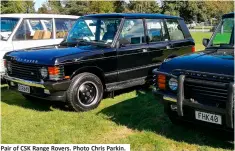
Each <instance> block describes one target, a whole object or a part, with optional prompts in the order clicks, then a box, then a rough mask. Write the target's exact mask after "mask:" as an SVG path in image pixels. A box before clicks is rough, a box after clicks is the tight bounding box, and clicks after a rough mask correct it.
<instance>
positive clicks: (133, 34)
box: [119, 19, 145, 44]
mask: <svg viewBox="0 0 235 151" xmlns="http://www.w3.org/2000/svg"><path fill="white" fill-rule="evenodd" d="M119 41H120V43H125V44H141V43H145V35H144V24H143V20H142V19H126V20H125V22H124V25H123V28H122V32H121V34H120V37H119Z"/></svg>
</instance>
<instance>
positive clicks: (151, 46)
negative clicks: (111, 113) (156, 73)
mask: <svg viewBox="0 0 235 151" xmlns="http://www.w3.org/2000/svg"><path fill="white" fill-rule="evenodd" d="M83 17H84V18H86V17H98V18H99V17H100V18H122V23H121V24H120V27H119V29H118V32H117V35H116V36H115V37H116V38H115V39H114V41H113V43H112V44H111V45H109V46H97V45H92V44H91V45H88V46H82V45H80V46H79V45H77V44H65V43H61V45H58V46H52V47H51V48H48V47H47V48H41V49H40V48H35V49H31V50H20V51H13V52H10V53H7V54H6V55H5V59H7V60H11V61H16V62H20V63H23V64H31V63H30V62H28V60H37V63H36V64H38V65H41V66H55V65H63V66H64V71H65V75H66V76H70V77H71V79H72V78H73V77H74V76H75V75H76V74H78V73H81V72H91V73H94V74H96V75H97V76H99V77H100V79H101V80H102V82H103V83H104V85H105V86H107V87H106V90H110V91H111V90H113V89H112V88H113V87H114V86H115V85H118V84H120V85H121V86H117V87H118V88H119V89H121V88H124V87H128V86H133V85H131V84H128V83H129V82H131V81H134V80H136V81H137V82H134V83H133V84H136V85H138V84H142V80H143V78H148V77H151V75H152V69H154V68H156V67H158V66H159V65H160V64H161V63H162V61H163V60H164V59H165V58H167V57H169V56H178V55H181V54H184V53H189V52H191V51H192V47H193V46H194V40H193V39H192V37H191V35H190V33H189V31H188V29H187V27H186V25H185V23H184V21H183V19H182V18H180V17H175V16H168V15H161V14H97V15H87V16H83ZM125 18H140V19H143V20H144V18H153V19H154V18H155V19H162V21H163V22H165V20H167V19H175V20H178V22H179V24H180V26H181V29H182V31H183V33H184V35H185V39H184V40H180V41H171V40H169V41H162V42H156V43H149V42H148V40H147V41H146V42H145V43H142V44H136V45H126V46H120V47H117V45H116V44H117V38H118V37H119V35H118V34H119V33H120V31H121V29H122V26H123V22H124V20H125ZM165 30H166V29H165ZM146 33H147V32H146V26H145V39H147V38H146V37H147V36H148V35H146ZM168 39H170V38H169V35H168ZM44 82H45V83H47V84H48V83H49V84H52V83H51V81H48V80H47V79H44ZM59 82H60V81H57V83H59ZM45 85H46V84H45ZM109 86H110V88H109ZM46 87H48V88H50V89H52V88H53V86H48V85H46ZM111 87H112V88H111ZM117 87H116V88H117ZM66 88H67V87H66Z"/></svg>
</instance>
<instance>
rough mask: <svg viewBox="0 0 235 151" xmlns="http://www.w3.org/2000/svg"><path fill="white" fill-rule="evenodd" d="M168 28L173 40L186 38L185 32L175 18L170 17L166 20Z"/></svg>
mask: <svg viewBox="0 0 235 151" xmlns="http://www.w3.org/2000/svg"><path fill="white" fill-rule="evenodd" d="M166 25H167V29H168V32H169V35H170V39H171V40H182V39H184V34H183V32H182V29H181V27H180V25H179V22H178V21H177V20H174V19H168V20H167V21H166Z"/></svg>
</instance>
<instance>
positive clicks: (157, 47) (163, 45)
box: [145, 19, 172, 75]
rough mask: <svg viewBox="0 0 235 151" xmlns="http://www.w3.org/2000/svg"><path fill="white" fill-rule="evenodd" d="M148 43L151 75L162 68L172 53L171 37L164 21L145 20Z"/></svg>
mask: <svg viewBox="0 0 235 151" xmlns="http://www.w3.org/2000/svg"><path fill="white" fill-rule="evenodd" d="M145 22H146V33H147V37H148V38H147V41H148V52H149V60H150V63H149V65H148V70H149V75H152V70H153V69H154V68H157V67H158V66H160V64H161V63H162V62H163V60H164V59H165V58H166V57H167V56H169V55H170V54H171V53H172V50H170V49H168V45H169V44H170V42H169V36H168V34H167V32H166V28H165V26H164V21H163V20H162V19H145Z"/></svg>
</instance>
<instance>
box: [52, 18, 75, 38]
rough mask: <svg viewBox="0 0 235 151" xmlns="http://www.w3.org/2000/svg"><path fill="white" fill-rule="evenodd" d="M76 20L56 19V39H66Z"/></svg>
mask: <svg viewBox="0 0 235 151" xmlns="http://www.w3.org/2000/svg"><path fill="white" fill-rule="evenodd" d="M75 21H76V20H72V19H55V27H56V38H64V37H65V36H67V35H68V31H69V30H70V29H71V28H72V26H73V24H74V23H75Z"/></svg>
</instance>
